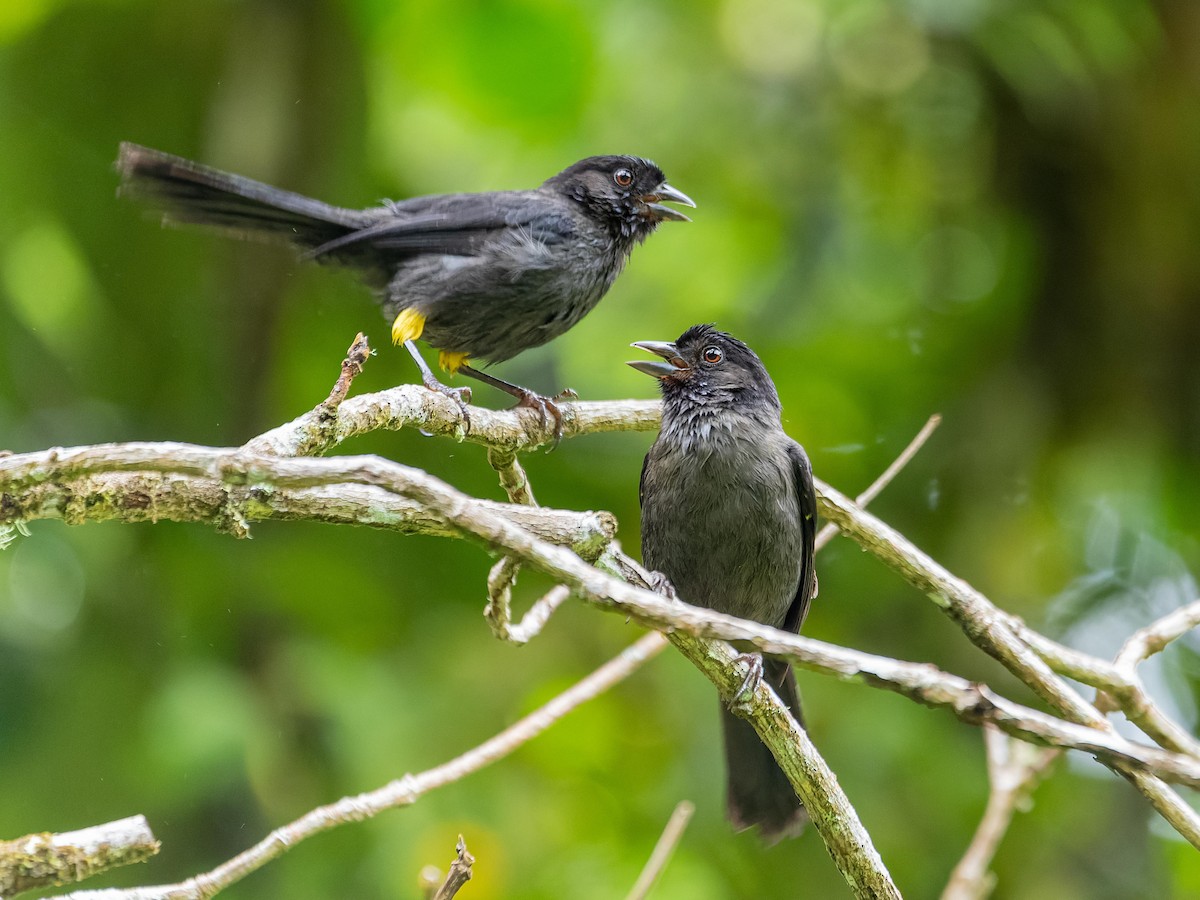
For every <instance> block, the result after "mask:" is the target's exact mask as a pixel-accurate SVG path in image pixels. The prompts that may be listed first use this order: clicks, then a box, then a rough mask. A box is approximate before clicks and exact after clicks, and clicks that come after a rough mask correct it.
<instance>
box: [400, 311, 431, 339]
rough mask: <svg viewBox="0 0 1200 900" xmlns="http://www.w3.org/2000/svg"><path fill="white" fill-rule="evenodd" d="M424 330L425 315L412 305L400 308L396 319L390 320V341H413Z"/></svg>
mask: <svg viewBox="0 0 1200 900" xmlns="http://www.w3.org/2000/svg"><path fill="white" fill-rule="evenodd" d="M424 330H425V317H424V316H423V315H421V314H420V313H419V312H417V311H416V310H415V309H413V308H412V307H409V308H408V309H402V310H400V315H398V316H396V321H394V322H392V343H393V344H403V343H404V342H405V341H415V340H416V339H417V338H419V337H420V336H421V332H422V331H424Z"/></svg>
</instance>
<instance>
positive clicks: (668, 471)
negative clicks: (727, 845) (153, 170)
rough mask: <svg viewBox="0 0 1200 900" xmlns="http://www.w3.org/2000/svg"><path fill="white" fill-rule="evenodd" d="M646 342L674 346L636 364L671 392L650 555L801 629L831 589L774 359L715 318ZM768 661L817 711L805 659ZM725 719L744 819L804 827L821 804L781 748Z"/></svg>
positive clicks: (725, 607)
mask: <svg viewBox="0 0 1200 900" xmlns="http://www.w3.org/2000/svg"><path fill="white" fill-rule="evenodd" d="M633 346H634V347H638V348H639V349H642V350H646V351H649V352H650V353H653V354H655V355H656V356H658V357H660V359H656V360H639V361H636V362H631V363H629V365H630V366H632V367H633V368H635V369H637V370H638V371H639V372H644V373H646V374H647V375H651V376H653V377H654V378H657V379H658V383H659V385H660V386H661V389H662V400H663V406H662V426H661V428H660V431H659V435H658V438H657V439H656V440H655V441H654V444H653V445H652V446H651V447H650V452H649V453H647V454H646V461H645V463H644V464H643V466H642V479H641V487H640V490H639V498H640V502H641V507H642V560H643V562H644V563H645V564H646V566H647V567H648V568H650V569H652V570H654V571H655V572H658V573H661V574H662V575H663V576H665V577H666V579H667V580H668V581H669V582H670V584H671V585H672V587H673V588H674V590H675V592H676V594H677V595H678V596H679V598H680V599H681V600H683V601H685V602H687V603H692V604H695V605H697V606H705V607H708V608H710V609H715V610H717V611H719V612H723V613H728V614H730V615H734V616H738V617H739V618H743V619H751V620H753V621H755V622H761V623H762V624H764V625H770V626H772V627H774V628H781V629H783V630H785V631H791V632H798V631H799V630H800V626H801V624H803V622H804V617H805V615H806V614H807V612H808V607H809V603H810V602H811V600H812V598H813V597H814V596H816V593H817V577H816V570H815V569H814V567H813V553H814V542H815V540H816V534H817V504H816V494H815V492H814V489H813V478H812V467H811V465H810V464H809V461H808V456H807V455H806V454H805V452H804V448H803V447H801V446H800V445H799V444H798V443H796V442H795V441H794V440H792V439H791V438H790V437H788V435H787V434H786V433H785V432H784V430H783V425H782V421H781V415H782V406H781V404H780V402H779V394H778V393H777V392H776V390H775V384H774V383H773V382H772V381H771V376H770V375H769V374H768V373H767V370H766V367H765V366H763V364H762V361H761V360H760V359H759V358H758V356H757V355H756V354H755V353H754V351H753V350H751V349H750V348H749V347H747V346H746V345H745V344H744V343H742V342H741V341H739V340H737V339H736V338H734V337H731V336H730V335H728V334H725V333H724V332H720V331H717V330H716V329H715V328H713V327H712V326H710V325H696V326H694V327H692V328H689V329H688V330H687V331H685V332H684V333H683V334H682V335H681V336H680V337H679V339H678V340H676V341H673V342H660V341H642V342H639V343H636V344H634V345H633ZM762 671H763V677H764V678H765V679H766V681H767V683H768V684H770V686H771V687H772V688H774V690H775V692H776V693H777V694H778V695H779V698H780V699H781V700H782V701H783V702H784V703H785V704H786V705H787V707H788V709H790V710H791V712H792V714H793V715H794V716H795V717H796V720H797V721H799V722H801V723H803V719H802V717H801V713H800V698H799V696H798V695H797V692H796V683H795V679H794V677H793V675H792V672H791V667H790V666H789V665H788V664H787V663H786V662H781V661H778V660H773V659H772V660H767V661H766V663H765V664H764V666H763V670H762ZM721 722H722V725H723V727H724V736H725V760H726V766H727V771H728V814H729V818H730V820H731V821H732V822H733V824H734V825H735V827H738V828H752V827H753V828H758V829H759V833H760V835H761V837H762V838H763V839H764V840H766V841H769V842H774V841H776V840H779V839H780V838H783V837H787V836H791V835H794V834H798V833H799V832H800V831H801V830H802V829H803V827H804V823H805V822H806V821H807V815H806V813H805V811H804V807H803V806H802V805H801V803H800V800H799V798H798V797H797V796H796V793H795V790H794V789H793V788H792V785H791V783H790V782H789V781H788V780H787V777H786V776H785V775H784V774H783V772H782V770H781V769H780V768H779V766H778V764H777V763H776V762H775V759H774V757H772V755H771V752H770V750H768V749H767V747H766V746H765V745H764V744H763V743H762V742H761V741H760V740H759V738H758V735H757V734H756V733H755V731H754V729H753V728H752V727H751V726H750V725H749V724H747V723H746V722H745V721H744V720H743V719H739V718H737V717H736V716H734V715H733V714H732V713H731V712H730V711H729V710H727V709H722V710H721Z"/></svg>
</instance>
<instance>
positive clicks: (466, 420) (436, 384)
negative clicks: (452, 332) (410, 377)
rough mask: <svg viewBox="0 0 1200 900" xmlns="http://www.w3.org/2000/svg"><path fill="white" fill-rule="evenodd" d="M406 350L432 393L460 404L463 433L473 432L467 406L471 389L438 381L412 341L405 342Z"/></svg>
mask: <svg viewBox="0 0 1200 900" xmlns="http://www.w3.org/2000/svg"><path fill="white" fill-rule="evenodd" d="M404 346H405V348H406V349H407V350H408V352H409V353H411V354H412V358H413V360H414V361H415V362H416V364H417V368H419V369H420V370H421V383H422V384H424V385H425V387H427V388H429V390H431V391H436V392H437V393H439V394H442V395H443V396H446V397H449V398H450V399H451V400H453V401H454V402H455V403H457V404H458V411H459V412H460V413H462V420H463V431H464V432H467V431H470V430H471V414H470V412H468V410H467V404H468V403H470V402H471V389H470V388H469V387H460V388H452V387H449V386H447V385H444V384H442V383H441V382H440V381H438V380H437V376H436V375H434V374H433V370H432V369H430V368H429V366H428V364H426V362H425V360H424V359H423V358H422V357H421V351H420V350H418V349H417V345H416V344H414V343H413V342H412V341H411V340H407V341H405V342H404Z"/></svg>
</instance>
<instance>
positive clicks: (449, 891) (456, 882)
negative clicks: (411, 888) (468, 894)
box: [433, 834, 475, 900]
mask: <svg viewBox="0 0 1200 900" xmlns="http://www.w3.org/2000/svg"><path fill="white" fill-rule="evenodd" d="M454 849H455V851H456V855H455V857H454V862H452V863H450V871H449V872H447V873H446V880H445V881H443V882H442V886H441V887H440V888H438V889H437V893H435V894H434V895H433V900H450V898H451V897H453V896H454V895H455V894H457V893H458V892H459V889H460V888H462V886H463V885H464V884H466V883H467V882H468V881H470V880H471V867H472V866H473V865H475V857H474V856H472V855H471V854H470V853H468V852H467V843H466V841H464V840H463V836H462V835H461V834H460V835H459V836H458V844H457V845H456V846H455V848H454Z"/></svg>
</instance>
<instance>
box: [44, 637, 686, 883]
mask: <svg viewBox="0 0 1200 900" xmlns="http://www.w3.org/2000/svg"><path fill="white" fill-rule="evenodd" d="M665 646H666V639H665V638H664V637H663V636H662V635H660V634H658V633H657V632H655V633H651V634H647V635H643V636H642V637H641V638H640V639H639V640H637V641H635V642H634V643H633V644H631V645H630V646H629V647H626V648H625V650H623V651H622V652H621V653H620V654H618V655H617V656H615V657H614V658H613V659H610V660H609V661H608V662H606V663H605V664H604V665H602V666H600V668H598V669H596V670H595V671H594V672H592V673H591V674H590V675H588V676H587V677H585V678H583V679H582V680H581V681H579V682H577V683H576V684H575V685H574V686H572V687H570V688H568V689H567V690H566V691H563V692H562V693H561V694H559V695H558V696H557V697H555V698H554V699H553V700H551V701H550V702H549V703H546V704H545V705H544V706H541V707H539V708H538V709H536V710H534V711H533V712H531V713H530V714H529V715H527V716H525V717H524V718H523V719H521V720H520V721H518V722H516V723H514V724H513V725H510V726H509V727H508V728H506V729H504V731H502V732H500V733H499V734H497V735H495V736H494V737H492V738H489V739H488V740H486V741H484V742H483V743H482V744H480V745H479V746H477V747H475V748H473V749H471V750H468V751H467V752H466V753H464V754H462V755H461V756H459V757H456V758H455V759H452V760H450V761H449V762H446V763H443V764H442V765H440V766H437V767H436V768H433V769H428V770H427V771H425V772H421V773H419V774H417V775H405V776H404V777H402V778H399V779H397V780H396V781H393V782H390V783H389V784H386V785H384V786H383V787H381V788H379V789H378V790H375V791H371V792H369V793H366V794H359V795H358V796H356V797H343V798H342V799H341V800H338V801H336V802H334V803H331V804H329V805H327V806H321V807H318V808H317V809H314V810H310V811H309V812H307V813H305V814H304V815H303V816H301V817H300V818H299V819H296V820H295V821H294V822H291V823H290V824H288V825H284V826H282V827H280V828H277V829H275V830H274V831H272V832H271V833H270V834H269V835H267V836H266V837H265V838H264V839H263V840H261V841H259V842H258V843H257V844H255V845H254V846H253V847H251V848H250V849H248V850H246V851H244V852H242V853H239V854H238V855H237V856H235V857H234V858H233V859H231V860H229V861H228V862H225V863H222V864H221V865H219V866H217V867H216V868H215V869H213V870H212V871H210V872H206V873H204V874H203V875H197V876H196V877H194V878H189V879H188V880H187V881H182V882H179V883H178V884H168V885H159V886H155V887H140V888H128V889H110V890H102V891H77V892H73V893H71V894H67V895H65V896H63V897H61V898H60V900H207V898H209V897H212V896H214V895H216V894H217V893H219V892H220V891H222V890H224V889H225V888H227V887H229V886H230V885H231V884H234V883H235V882H238V881H240V880H242V879H243V878H245V877H246V876H247V875H249V874H250V873H251V872H254V871H256V870H258V869H260V868H262V867H263V866H264V865H266V863H268V862H270V861H271V860H273V859H275V858H276V857H279V856H282V855H283V854H284V853H285V852H287V851H288V850H290V849H292V847H294V846H296V845H297V844H299V843H300V842H301V841H304V840H307V839H308V838H310V837H313V836H314V835H317V834H320V833H321V832H323V831H328V830H329V829H331V828H336V827H338V826H340V825H345V824H348V823H350V822H360V821H362V820H364V819H369V818H371V817H373V816H376V815H378V814H379V813H381V812H383V811H384V810H388V809H395V808H397V807H402V806H410V805H412V804H413V803H415V802H416V801H417V800H418V799H419V798H420V797H421V795H422V794H426V793H428V792H429V791H431V790H434V789H435V788H439V787H442V786H444V785H446V784H450V783H451V782H454V781H459V780H460V779H462V778H465V777H466V776H467V775H470V774H471V773H473V772H476V771H478V770H479V769H482V768H483V767H484V766H487V765H490V764H491V763H494V762H496V761H497V760H498V759H502V758H503V757H505V756H507V755H508V754H509V753H511V752H512V751H513V750H515V749H516V748H517V747H519V746H521V745H522V744H524V743H526V742H527V741H530V740H532V739H533V738H535V737H537V736H538V735H539V734H541V733H542V732H543V731H545V730H546V729H547V728H549V727H550V726H551V725H553V724H554V723H555V722H557V721H558V720H559V719H561V718H562V717H563V716H565V715H566V714H567V713H569V712H570V711H571V710H573V709H575V708H576V707H578V706H581V705H582V704H584V703H586V702H587V701H588V700H591V699H593V698H594V697H596V696H598V695H599V694H601V693H603V692H604V691H606V690H607V689H608V688H610V687H612V686H613V685H614V684H616V683H617V682H619V681H621V680H623V679H625V678H628V677H629V676H630V675H631V674H632V673H633V672H635V671H636V670H637V669H638V668H639V667H640V666H641V665H642V664H643V663H644V662H646V661H647V660H649V659H651V658H653V657H654V656H655V655H656V654H658V653H659V652H660V651H661V650H662V649H663V648H664V647H665Z"/></svg>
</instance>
